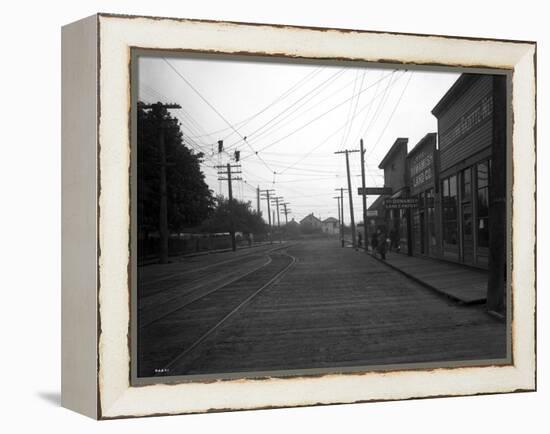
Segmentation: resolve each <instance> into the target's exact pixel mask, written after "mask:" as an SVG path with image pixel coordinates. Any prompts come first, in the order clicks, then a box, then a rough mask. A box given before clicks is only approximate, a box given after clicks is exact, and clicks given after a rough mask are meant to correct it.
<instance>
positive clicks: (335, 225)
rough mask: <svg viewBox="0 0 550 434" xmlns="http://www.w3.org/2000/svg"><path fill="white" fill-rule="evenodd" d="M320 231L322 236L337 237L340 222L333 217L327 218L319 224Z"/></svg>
mask: <svg viewBox="0 0 550 434" xmlns="http://www.w3.org/2000/svg"><path fill="white" fill-rule="evenodd" d="M321 229H322V230H323V233H324V234H327V235H338V234H339V233H340V222H339V221H338V219H335V218H334V217H329V218H327V219H325V220H323V221H322V222H321Z"/></svg>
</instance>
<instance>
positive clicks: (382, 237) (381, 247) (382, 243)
mask: <svg viewBox="0 0 550 434" xmlns="http://www.w3.org/2000/svg"><path fill="white" fill-rule="evenodd" d="M387 238H388V237H387V235H386V232H384V231H380V230H379V231H378V253H380V257H381V258H382V260H384V261H385V260H386V247H387V244H388V241H387Z"/></svg>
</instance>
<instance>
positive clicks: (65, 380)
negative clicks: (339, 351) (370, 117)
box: [62, 14, 536, 419]
mask: <svg viewBox="0 0 550 434" xmlns="http://www.w3.org/2000/svg"><path fill="white" fill-rule="evenodd" d="M133 48H139V49H154V50H168V51H180V52H181V51H185V52H202V53H223V54H239V55H259V56H284V57H288V58H306V59H314V60H346V61H362V62H373V63H380V64H401V65H408V64H412V65H416V66H432V67H461V68H474V67H475V68H487V69H495V68H498V69H506V70H510V71H511V72H512V75H511V77H512V113H513V126H512V147H511V149H512V155H511V159H512V162H513V164H512V171H513V173H512V174H511V180H513V183H512V222H511V225H512V239H511V251H510V257H511V261H512V263H511V288H512V303H511V309H512V312H511V315H512V318H513V321H512V323H511V334H512V363H511V364H510V365H505V366H467V367H464V366H463V367H456V368H437V369H413V370H401V371H388V372H376V371H371V372H361V373H357V372H355V373H348V374H346V373H341V374H336V373H328V374H324V375H318V376H291V377H287V378H268V379H265V378H264V379H246V380H243V379H231V380H223V381H202V382H201V381H197V382H186V383H179V384H170V385H168V384H150V385H140V386H132V385H131V381H130V361H131V342H130V337H131V333H130V332H129V330H130V315H131V310H130V305H131V303H130V297H131V291H130V286H131V281H130V280H131V273H130V271H129V270H130V264H131V258H130V248H129V246H130V220H131V218H130V196H131V195H130V193H131V191H130V188H131V172H130V161H131V156H130V153H131V143H130V131H129V128H130V101H131V95H130V89H131V83H130V78H131V73H130V72H131V71H130V60H131V50H132V49H133ZM62 55H63V62H62V72H63V78H62V80H63V82H62V92H63V95H62V105H63V107H62V121H63V125H62V146H63V149H62V166H63V179H62V188H63V207H62V219H63V233H62V235H63V240H62V267H63V269H62V285H63V288H62V310H63V312H62V347H63V348H62V405H63V406H65V407H67V408H70V409H72V410H75V411H77V412H79V413H82V414H85V415H87V416H90V417H92V418H96V419H112V418H121V417H139V416H150V415H168V414H183V413H202V412H209V411H221V410H242V409H255V408H271V407H290V406H306V405H316V404H332V403H351V402H368V401H380V400H397V399H410V398H426V397H438V396H460V395H475V394H489V393H506V392H515V391H532V390H535V389H536V341H535V312H536V282H535V271H536V270H535V263H536V262H535V260H536V258H535V245H536V208H535V207H536V203H535V200H534V197H535V191H536V167H535V162H536V143H535V128H536V108H535V101H536V75H535V65H536V44H535V43H534V42H529V41H505V40H489V39H475V38H458V37H450V36H430V35H412V34H398V33H380V32H368V31H354V30H343V29H321V28H306V27H292V26H280V25H269V24H242V23H231V22H214V21H200V20H186V19H175V18H156V17H133V16H118V15H109V14H97V15H94V16H91V17H89V18H86V19H83V20H81V21H78V22H75V23H72V24H69V25H67V26H65V27H64V28H63V37H62ZM516 180H521V182H516Z"/></svg>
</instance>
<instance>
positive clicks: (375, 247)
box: [370, 230, 380, 256]
mask: <svg viewBox="0 0 550 434" xmlns="http://www.w3.org/2000/svg"><path fill="white" fill-rule="evenodd" d="M379 232H380V230H378V231H376V232H373V234H372V238H371V240H370V246H371V248H372V254H373V255H374V256H376V253H377V251H378V233H379Z"/></svg>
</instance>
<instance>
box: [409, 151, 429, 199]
mask: <svg viewBox="0 0 550 434" xmlns="http://www.w3.org/2000/svg"><path fill="white" fill-rule="evenodd" d="M409 176H410V186H411V188H412V189H413V190H415V191H416V190H418V189H420V188H422V187H423V186H425V185H426V184H433V177H434V158H433V150H432V149H430V148H428V149H423V150H421V151H420V152H418V153H417V154H416V155H415V156H414V157H413V158H412V159H411V161H410V162H409Z"/></svg>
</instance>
